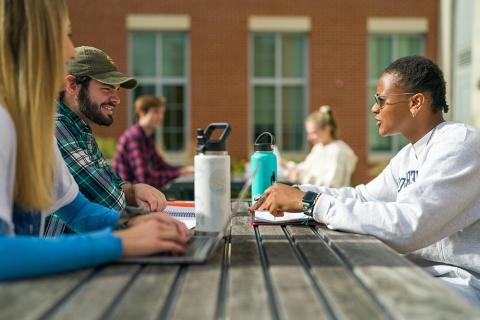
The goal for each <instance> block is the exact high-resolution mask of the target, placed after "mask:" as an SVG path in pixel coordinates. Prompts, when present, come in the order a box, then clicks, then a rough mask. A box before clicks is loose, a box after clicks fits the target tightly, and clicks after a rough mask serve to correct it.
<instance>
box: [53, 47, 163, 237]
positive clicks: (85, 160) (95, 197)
mask: <svg viewBox="0 0 480 320" xmlns="http://www.w3.org/2000/svg"><path fill="white" fill-rule="evenodd" d="M75 50H76V51H77V58H76V59H75V60H73V61H71V62H70V63H69V65H68V69H67V76H66V77H65V89H64V90H63V91H62V92H60V95H59V99H58V113H57V119H56V136H57V143H58V146H59V148H60V151H61V153H62V156H63V159H64V160H65V162H66V164H67V167H68V168H69V170H70V172H71V173H72V175H73V177H74V178H75V180H76V182H77V184H78V186H79V188H80V191H81V192H82V193H83V194H84V195H85V197H86V198H88V199H89V200H91V201H93V202H96V203H99V204H101V205H104V206H106V207H109V208H112V209H117V210H121V211H123V212H124V214H125V215H129V214H132V212H131V211H129V210H125V208H126V207H127V206H142V207H144V209H146V211H162V210H163V209H164V208H165V206H166V200H165V196H164V195H163V193H161V192H160V191H159V190H157V189H155V188H154V187H151V186H149V185H147V184H141V183H139V184H131V183H128V182H126V181H123V180H122V179H121V178H120V177H119V176H118V175H117V174H116V173H114V172H113V171H112V170H111V167H110V165H109V164H108V163H107V162H106V161H105V159H104V157H103V155H102V154H101V152H100V151H99V148H98V145H97V142H96V140H95V138H94V137H93V133H92V129H91V126H92V125H94V124H97V125H101V126H109V125H111V124H112V123H113V113H114V111H115V110H116V108H117V107H118V105H119V104H120V98H119V90H120V88H124V89H133V88H135V87H136V86H137V80H136V79H134V78H133V77H129V76H127V75H125V74H123V73H122V72H120V71H119V70H118V69H117V66H116V64H115V62H114V60H113V59H112V58H111V57H110V56H108V55H107V54H105V53H104V52H103V51H102V50H99V49H97V48H93V47H86V46H83V47H78V48H76V49H75ZM63 229H64V225H63V223H61V222H60V221H59V220H58V219H56V218H55V217H54V218H52V219H50V222H49V225H48V226H47V235H58V234H59V233H60V232H61V231H63Z"/></svg>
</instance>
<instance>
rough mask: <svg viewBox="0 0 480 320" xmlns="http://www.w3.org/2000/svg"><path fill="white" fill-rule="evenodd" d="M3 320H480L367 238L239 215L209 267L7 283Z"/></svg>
mask: <svg viewBox="0 0 480 320" xmlns="http://www.w3.org/2000/svg"><path fill="white" fill-rule="evenodd" d="M0 304H1V306H0V319H135V320H140V319H409V320H410V319H480V312H479V311H478V310H476V309H474V308H472V307H470V306H469V305H468V304H467V303H466V302H464V301H463V300H462V299H461V298H459V297H458V296H457V295H456V294H455V293H453V292H452V291H450V290H449V289H448V288H447V287H445V286H444V285H443V284H442V283H440V282H439V281H437V280H435V279H434V278H432V277H430V276H429V275H428V274H427V273H425V272H424V271H423V270H422V269H420V268H418V267H417V266H415V265H413V264H412V263H411V262H410V261H408V260H407V259H405V258H404V257H402V256H401V255H399V254H397V253H396V252H395V251H394V250H392V249H391V248H390V247H388V246H387V245H385V244H383V243H382V242H381V241H379V240H377V239H375V238H373V237H370V236H364V235H356V234H350V233H343V232H337V231H331V230H328V229H324V228H318V227H312V226H259V227H252V226H251V225H250V223H249V217H248V216H246V215H240V216H236V217H234V218H233V220H232V226H231V228H229V232H228V233H227V236H226V238H225V241H223V242H222V243H220V244H219V245H218V247H217V248H216V251H215V252H214V253H213V254H212V256H211V257H210V259H209V260H208V262H207V263H206V264H203V265H173V266H162V265H141V264H138V265H121V264H115V263H112V264H109V265H106V266H102V267H99V268H96V269H90V270H82V271H77V272H72V273H65V274H61V275H56V276H49V277H42V278H37V279H29V280H22V281H12V282H6V283H1V284H0Z"/></svg>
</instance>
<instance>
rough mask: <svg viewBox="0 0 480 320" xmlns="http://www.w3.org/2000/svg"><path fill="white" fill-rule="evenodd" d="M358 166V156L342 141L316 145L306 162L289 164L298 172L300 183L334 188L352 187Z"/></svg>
mask: <svg viewBox="0 0 480 320" xmlns="http://www.w3.org/2000/svg"><path fill="white" fill-rule="evenodd" d="M356 164H357V156H356V155H355V153H354V152H353V150H352V149H351V148H350V147H349V146H348V145H347V144H346V143H345V142H343V141H342V140H334V141H332V142H330V143H329V144H326V145H323V144H321V143H319V144H316V145H314V146H313V148H312V150H311V151H310V153H309V154H308V156H307V157H306V158H305V160H304V161H302V162H300V163H298V164H295V163H294V162H289V163H288V165H289V168H291V169H294V170H297V171H298V174H299V177H298V178H299V181H300V183H302V184H313V185H316V186H324V187H334V188H338V187H346V186H350V178H351V176H352V173H353V170H354V169H355V165H356Z"/></svg>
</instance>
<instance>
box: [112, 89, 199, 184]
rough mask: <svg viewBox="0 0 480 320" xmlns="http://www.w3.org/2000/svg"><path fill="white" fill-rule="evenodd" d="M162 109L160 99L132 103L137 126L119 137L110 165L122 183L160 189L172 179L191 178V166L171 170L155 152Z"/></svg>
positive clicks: (146, 97)
mask: <svg viewBox="0 0 480 320" xmlns="http://www.w3.org/2000/svg"><path fill="white" fill-rule="evenodd" d="M165 106H166V100H165V98H164V97H154V96H148V95H145V96H141V97H138V98H137V100H136V101H135V113H136V114H137V117H138V122H137V123H136V124H135V125H133V126H132V127H131V128H129V129H127V130H126V131H125V132H124V133H123V134H122V136H121V137H120V139H119V142H118V144H117V149H116V152H115V159H114V160H113V165H112V167H113V170H115V171H116V172H117V173H118V175H119V176H120V177H121V178H122V179H123V180H126V181H130V182H131V183H146V184H149V185H151V186H154V187H156V188H162V187H164V186H165V185H166V184H167V183H168V182H170V181H171V180H173V179H175V178H176V177H179V176H183V175H191V174H193V166H185V167H175V166H172V165H170V164H168V163H167V162H166V161H165V160H164V159H163V157H162V156H161V155H160V154H159V153H158V152H157V150H156V148H155V131H156V130H157V129H159V128H160V127H161V126H162V124H163V119H164V115H165Z"/></svg>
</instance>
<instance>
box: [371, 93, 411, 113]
mask: <svg viewBox="0 0 480 320" xmlns="http://www.w3.org/2000/svg"><path fill="white" fill-rule="evenodd" d="M417 93H418V92H405V93H390V94H383V95H378V94H375V95H374V96H373V98H374V99H375V103H376V104H377V106H379V108H380V109H383V107H385V102H386V101H387V100H385V99H384V98H386V97H388V96H404V95H413V94H417Z"/></svg>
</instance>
